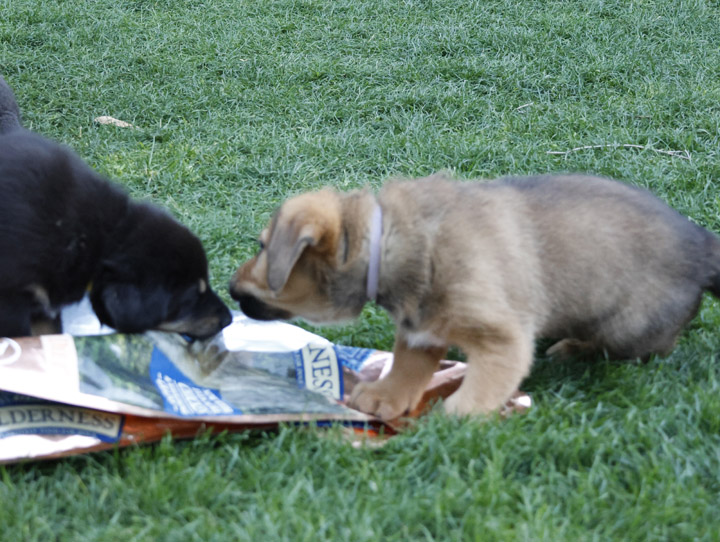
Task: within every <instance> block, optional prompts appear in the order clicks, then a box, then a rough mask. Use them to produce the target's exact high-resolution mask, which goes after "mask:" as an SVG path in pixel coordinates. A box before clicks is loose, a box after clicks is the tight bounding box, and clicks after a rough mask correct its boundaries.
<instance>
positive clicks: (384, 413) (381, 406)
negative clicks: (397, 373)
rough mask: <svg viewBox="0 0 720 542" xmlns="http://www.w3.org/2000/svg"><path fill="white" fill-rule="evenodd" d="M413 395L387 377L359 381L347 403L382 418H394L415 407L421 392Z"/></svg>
mask: <svg viewBox="0 0 720 542" xmlns="http://www.w3.org/2000/svg"><path fill="white" fill-rule="evenodd" d="M415 395H417V394H412V393H408V391H407V390H403V389H402V387H401V386H395V385H393V384H391V383H389V382H388V381H387V379H382V380H377V381H375V382H361V383H359V384H358V385H357V386H355V388H354V389H353V391H352V394H351V395H350V400H349V401H348V405H349V406H350V407H351V408H354V409H357V410H361V411H363V412H365V413H367V414H372V415H373V416H377V417H378V418H380V419H383V420H394V419H395V418H397V417H399V416H402V415H403V414H407V413H408V412H410V411H411V410H412V409H413V408H414V407H415V405H416V404H417V403H418V401H419V400H420V396H421V395H422V393H421V394H420V395H419V396H417V397H415Z"/></svg>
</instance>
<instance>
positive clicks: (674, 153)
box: [547, 143, 690, 160]
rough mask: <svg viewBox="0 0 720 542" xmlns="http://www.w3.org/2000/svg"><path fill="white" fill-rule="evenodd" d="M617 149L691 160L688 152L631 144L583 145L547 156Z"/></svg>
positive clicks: (553, 152) (548, 152)
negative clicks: (650, 152) (639, 150)
mask: <svg viewBox="0 0 720 542" xmlns="http://www.w3.org/2000/svg"><path fill="white" fill-rule="evenodd" d="M608 148H610V149H617V148H624V149H642V150H644V151H652V152H657V153H660V154H667V155H669V156H674V157H676V158H682V159H683V160H690V153H689V152H688V151H666V150H662V149H653V148H652V147H646V146H644V145H633V144H631V143H607V144H605V145H583V146H582V147H575V148H574V149H570V150H569V151H547V154H559V155H563V156H567V155H568V154H570V153H571V152H577V151H582V150H585V149H608Z"/></svg>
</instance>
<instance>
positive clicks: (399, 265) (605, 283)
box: [230, 175, 720, 419]
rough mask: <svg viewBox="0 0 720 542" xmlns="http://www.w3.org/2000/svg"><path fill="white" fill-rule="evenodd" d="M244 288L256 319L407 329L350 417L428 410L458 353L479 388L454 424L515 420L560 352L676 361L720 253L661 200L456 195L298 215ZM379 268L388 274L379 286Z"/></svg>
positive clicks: (332, 206)
mask: <svg viewBox="0 0 720 542" xmlns="http://www.w3.org/2000/svg"><path fill="white" fill-rule="evenodd" d="M260 243H261V250H260V252H259V253H258V254H257V255H256V256H255V257H254V258H253V259H252V260H250V261H249V262H247V263H246V264H245V265H243V266H242V267H240V268H239V269H238V270H237V272H236V273H235V275H234V276H233V278H232V280H231V282H230V291H231V294H232V296H233V297H234V298H235V299H237V300H238V301H239V303H240V307H241V309H242V310H243V311H244V312H245V313H246V314H247V315H248V316H250V317H252V318H258V319H276V318H282V319H289V318H292V317H296V316H299V317H302V318H304V319H306V320H309V321H312V322H317V323H322V322H335V321H338V320H343V319H348V318H352V317H354V316H356V315H357V314H358V313H359V312H360V311H361V309H362V307H363V305H364V304H365V303H366V302H367V301H368V300H370V299H375V300H376V301H377V303H378V304H379V305H380V306H382V307H384V308H385V309H387V310H388V311H389V312H390V314H391V315H392V317H393V318H394V320H395V322H396V326H397V330H396V337H395V347H394V353H395V362H394V365H393V367H392V370H391V371H390V372H389V374H388V375H387V376H386V377H385V378H383V379H382V380H379V381H377V382H373V383H365V384H362V385H359V386H358V387H357V388H355V390H354V392H353V394H352V397H351V398H350V402H351V404H352V405H353V406H355V407H356V408H358V409H360V410H363V411H365V412H368V413H371V414H376V415H378V416H380V417H381V418H385V419H391V418H395V417H397V416H399V415H402V414H403V413H405V412H407V411H408V410H410V409H412V408H413V407H414V406H415V405H416V404H417V402H418V400H419V399H420V397H421V395H422V392H423V390H424V388H425V386H426V384H427V383H428V381H429V380H430V378H431V376H432V374H433V372H434V371H435V370H436V368H437V366H438V362H439V361H440V360H441V359H442V358H443V357H444V355H445V353H446V351H447V349H448V347H449V346H450V345H456V346H458V347H459V348H461V349H462V350H463V351H464V352H465V354H466V355H467V358H468V369H467V375H466V377H465V380H464V382H463V384H462V385H461V386H460V388H459V389H458V390H457V391H456V392H455V393H454V394H453V395H452V396H451V397H449V398H448V399H447V400H446V401H445V405H444V406H445V409H446V410H447V411H448V412H451V413H459V414H465V413H481V412H489V411H492V410H494V409H496V408H498V407H499V406H501V405H502V404H503V403H504V402H505V401H506V400H507V399H508V398H509V397H510V395H511V394H512V392H513V391H514V390H515V389H517V387H518V386H519V384H520V383H521V381H522V379H523V378H524V377H525V376H526V375H527V374H528V372H529V370H530V367H531V365H532V360H533V349H534V341H535V339H536V338H540V337H544V338H553V339H557V340H558V342H557V343H556V344H555V345H553V346H552V347H551V348H550V350H549V353H551V354H556V355H561V356H567V355H579V354H584V355H588V356H595V355H597V354H602V353H603V352H605V353H606V354H607V355H609V356H611V357H614V358H638V357H641V358H646V357H648V356H649V355H651V354H653V353H660V354H663V353H667V352H669V351H670V350H671V349H672V347H673V345H674V343H675V339H676V337H677V335H678V334H679V333H680V331H681V329H682V328H683V326H684V325H685V324H686V323H687V322H688V321H689V320H690V319H691V318H693V316H694V315H695V314H696V312H697V309H698V306H699V304H700V300H701V296H702V293H703V290H706V289H707V290H710V291H711V292H712V293H713V294H714V295H716V296H717V295H719V294H720V241H719V240H718V238H716V237H715V236H714V235H713V234H711V233H709V232H708V231H706V230H704V229H702V228H700V227H699V226H696V225H695V224H693V223H691V222H690V221H689V220H687V219H686V218H684V217H683V216H681V215H680V214H678V213H677V212H675V211H674V210H672V209H671V208H669V207H668V206H667V205H665V204H664V203H663V202H661V201H660V200H659V199H657V198H655V197H654V196H653V195H651V194H650V193H648V192H646V191H643V190H639V189H636V188H631V187H629V186H627V185H624V184H621V183H618V182H615V181H611V180H607V179H600V178H596V177H586V176H545V177H529V178H514V179H512V178H511V179H501V180H499V181H495V182H489V183H482V182H456V181H451V180H448V179H446V178H444V177H442V176H439V175H438V176H433V177H429V178H426V179H420V180H416V181H404V182H393V183H389V184H387V185H386V186H385V187H384V188H383V190H382V191H381V192H380V194H379V195H378V196H377V197H375V196H374V195H372V194H371V193H370V192H367V191H361V192H352V193H348V194H340V193H337V192H334V191H330V190H324V191H321V192H317V193H309V194H303V195H300V196H298V197H296V198H293V199H290V200H288V201H287V202H286V203H285V204H284V205H283V206H282V207H280V209H279V210H278V212H277V213H276V214H275V216H274V217H273V220H272V222H271V224H270V226H269V227H268V228H267V229H265V230H264V231H263V232H262V234H261V236H260ZM378 268H379V272H378V271H377V270H378Z"/></svg>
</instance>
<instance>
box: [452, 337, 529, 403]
mask: <svg viewBox="0 0 720 542" xmlns="http://www.w3.org/2000/svg"><path fill="white" fill-rule="evenodd" d="M533 344H534V337H533V335H532V333H527V332H524V331H523V330H522V329H521V328H511V329H503V330H501V332H500V333H498V334H493V335H492V336H485V337H483V338H482V339H481V340H480V341H478V342H476V343H474V344H472V345H461V347H462V348H463V350H464V351H465V353H466V354H467V371H466V373H465V378H464V379H463V382H462V384H460V387H459V388H458V389H457V391H456V392H455V393H453V394H452V395H451V396H450V397H448V398H447V399H446V400H445V402H444V403H443V407H444V409H445V411H446V412H447V413H448V414H455V415H459V416H463V415H467V414H487V413H489V412H492V411H494V410H497V409H499V408H500V407H501V406H502V405H504V404H505V402H506V401H507V400H508V399H509V398H510V396H511V395H512V394H513V392H515V390H517V389H518V386H520V383H521V382H522V380H523V378H525V376H527V374H528V372H529V371H530V366H531V365H532V361H533Z"/></svg>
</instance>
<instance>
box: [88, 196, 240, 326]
mask: <svg viewBox="0 0 720 542" xmlns="http://www.w3.org/2000/svg"><path fill="white" fill-rule="evenodd" d="M108 249H109V250H105V251H104V252H105V256H104V258H103V261H102V263H101V264H100V267H99V271H98V273H97V274H96V276H95V277H94V278H93V282H92V288H91V292H90V300H91V302H92V306H93V310H94V311H95V313H96V314H97V316H98V318H99V319H100V321H101V322H102V323H103V324H106V325H108V326H110V327H112V328H114V329H116V330H118V331H120V332H123V333H137V332H142V331H145V330H148V329H158V330H162V331H173V332H177V333H183V334H186V335H189V336H191V337H194V338H199V339H203V338H207V337H210V336H212V335H214V334H216V333H218V332H219V331H220V330H221V329H222V328H224V327H225V326H227V325H228V324H229V323H230V322H231V320H232V317H231V315H230V311H229V310H228V308H227V307H226V306H225V304H224V303H223V302H222V300H221V299H220V298H219V297H218V296H217V295H216V294H215V292H213V291H212V290H211V289H210V286H209V285H208V265H207V259H206V257H205V251H204V250H203V247H202V244H201V243H200V240H199V239H198V238H197V237H196V236H195V235H194V234H193V233H192V232H191V231H190V230H188V229H187V228H186V227H185V226H183V225H181V224H180V223H179V222H177V221H176V220H174V219H173V218H172V217H171V216H169V215H168V214H167V213H165V212H163V211H161V210H159V209H157V208H155V207H153V206H151V205H146V204H141V203H134V202H133V203H130V209H129V211H128V213H127V215H126V217H125V218H124V219H123V222H122V223H121V224H119V225H118V226H117V228H116V230H115V232H114V234H113V236H112V241H111V242H110V246H109V247H108Z"/></svg>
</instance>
